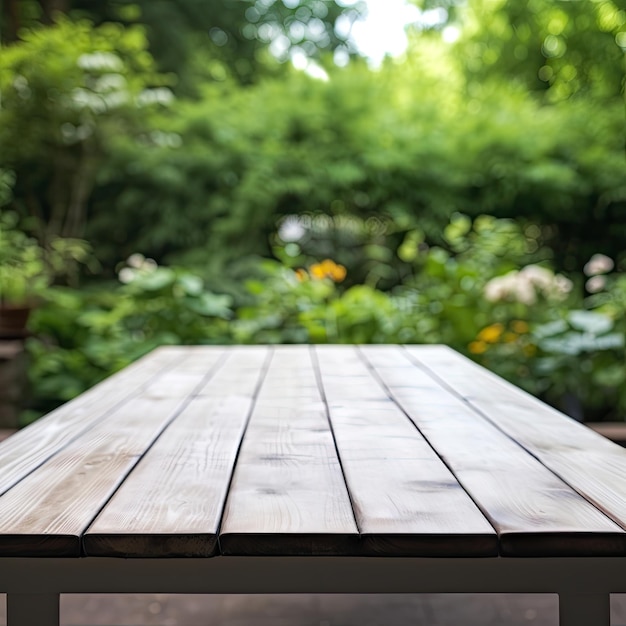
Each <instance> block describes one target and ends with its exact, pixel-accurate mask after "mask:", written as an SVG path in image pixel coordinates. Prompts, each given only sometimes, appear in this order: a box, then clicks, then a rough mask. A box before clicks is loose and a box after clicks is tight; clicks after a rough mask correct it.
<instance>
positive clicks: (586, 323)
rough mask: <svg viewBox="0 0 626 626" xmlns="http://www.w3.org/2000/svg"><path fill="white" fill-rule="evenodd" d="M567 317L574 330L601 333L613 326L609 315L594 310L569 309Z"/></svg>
mask: <svg viewBox="0 0 626 626" xmlns="http://www.w3.org/2000/svg"><path fill="white" fill-rule="evenodd" d="M567 319H568V321H569V323H570V324H571V325H572V327H573V328H575V329H576V330H582V331H583V332H586V333H593V334H594V335H602V334H604V333H606V332H608V331H609V330H611V329H612V328H613V320H612V319H611V318H610V317H608V316H606V315H603V314H602V313H596V312H595V311H571V312H570V313H569V315H568V316H567Z"/></svg>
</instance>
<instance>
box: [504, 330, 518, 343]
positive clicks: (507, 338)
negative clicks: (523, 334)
mask: <svg viewBox="0 0 626 626" xmlns="http://www.w3.org/2000/svg"><path fill="white" fill-rule="evenodd" d="M518 337H519V335H516V334H515V333H510V332H506V333H504V335H502V341H504V343H513V342H514V341H517V338H518Z"/></svg>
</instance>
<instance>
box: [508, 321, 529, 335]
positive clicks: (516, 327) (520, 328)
mask: <svg viewBox="0 0 626 626" xmlns="http://www.w3.org/2000/svg"><path fill="white" fill-rule="evenodd" d="M511 330H513V332H515V333H518V334H519V335H523V334H524V333H527V332H528V324H527V323H526V322H524V321H523V320H513V321H512V322H511Z"/></svg>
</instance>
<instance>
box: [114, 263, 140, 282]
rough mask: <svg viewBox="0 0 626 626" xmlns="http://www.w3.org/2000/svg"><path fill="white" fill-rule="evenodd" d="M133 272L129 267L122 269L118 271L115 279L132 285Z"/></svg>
mask: <svg viewBox="0 0 626 626" xmlns="http://www.w3.org/2000/svg"><path fill="white" fill-rule="evenodd" d="M135 274H136V272H135V270H134V269H132V268H130V267H124V268H122V269H121V270H120V272H119V274H118V275H117V277H118V278H119V279H120V282H121V283H124V284H128V283H132V282H133V280H135Z"/></svg>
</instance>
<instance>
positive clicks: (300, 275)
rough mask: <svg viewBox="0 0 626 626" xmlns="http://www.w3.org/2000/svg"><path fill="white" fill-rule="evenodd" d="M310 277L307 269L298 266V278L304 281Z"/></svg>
mask: <svg viewBox="0 0 626 626" xmlns="http://www.w3.org/2000/svg"><path fill="white" fill-rule="evenodd" d="M308 277H309V275H308V274H307V273H306V270H303V269H302V268H298V269H297V270H296V278H297V279H298V280H299V281H300V282H301V283H303V282H304V281H305V280H307V278H308Z"/></svg>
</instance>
